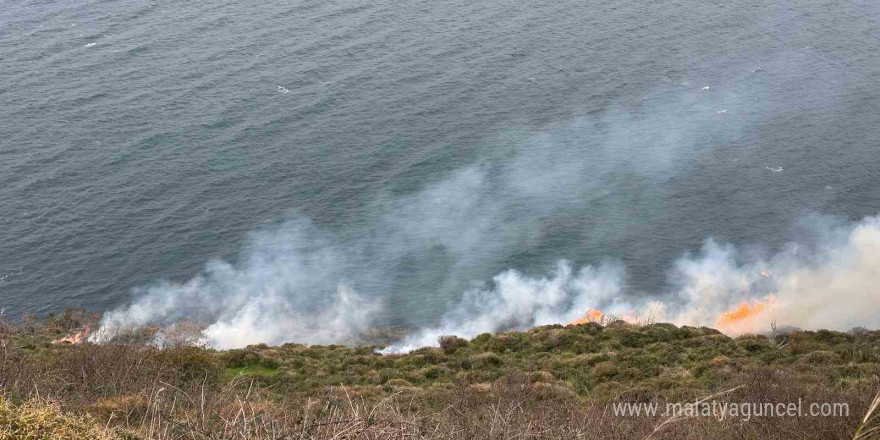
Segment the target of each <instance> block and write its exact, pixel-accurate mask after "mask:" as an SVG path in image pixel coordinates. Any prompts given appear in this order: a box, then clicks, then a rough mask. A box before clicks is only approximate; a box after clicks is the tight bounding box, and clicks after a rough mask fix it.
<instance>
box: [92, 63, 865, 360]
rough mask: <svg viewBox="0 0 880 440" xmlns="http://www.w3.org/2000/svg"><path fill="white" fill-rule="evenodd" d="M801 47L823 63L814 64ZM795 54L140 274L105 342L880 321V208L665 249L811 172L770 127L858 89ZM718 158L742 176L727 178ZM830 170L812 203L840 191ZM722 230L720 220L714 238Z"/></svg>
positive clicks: (680, 82)
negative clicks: (617, 320) (220, 254)
mask: <svg viewBox="0 0 880 440" xmlns="http://www.w3.org/2000/svg"><path fill="white" fill-rule="evenodd" d="M798 56H800V54H798ZM795 58H796V59H804V60H805V61H804V65H810V66H814V67H815V66H821V67H822V69H819V70H815V69H814V70H807V69H806V68H801V65H800V64H798V63H800V61H796V60H795V61H792V59H795ZM795 58H789V59H786V60H785V61H779V62H772V61H771V62H767V63H764V64H763V68H762V69H761V70H760V71H759V72H758V71H755V70H754V66H752V65H748V66H730V65H728V66H723V67H724V71H725V74H724V75H723V79H718V81H719V83H717V84H715V83H713V85H712V87H711V88H710V87H708V86H705V85H704V84H706V81H708V78H699V79H693V80H692V81H688V80H685V79H684V78H680V79H675V80H673V79H670V78H666V80H668V81H667V82H665V85H663V86H662V87H659V88H658V90H656V91H652V92H649V93H647V94H646V96H645V97H644V99H642V100H640V101H639V103H638V105H632V103H628V104H626V103H625V104H621V105H612V106H608V107H606V108H604V109H603V111H602V112H601V114H600V115H597V116H590V117H577V118H574V119H573V120H572V121H570V122H569V123H567V124H559V125H552V126H548V127H544V128H543V129H542V130H541V131H540V132H539V133H537V134H535V132H525V131H519V130H513V131H510V130H506V129H505V130H503V131H505V132H506V133H507V134H506V135H504V136H500V135H499V136H498V138H497V139H495V140H493V141H491V142H492V144H493V145H494V146H495V147H494V148H489V149H487V150H488V152H487V153H486V154H485V156H484V157H483V158H482V159H481V160H480V161H479V162H478V163H476V164H472V165H467V166H464V167H461V168H459V169H455V170H446V172H445V173H444V174H443V175H442V176H441V177H440V178H439V180H437V177H434V179H429V178H425V179H420V180H431V181H432V183H429V184H427V185H426V186H424V187H421V188H419V189H417V190H408V191H398V192H393V191H392V190H390V189H389V191H388V193H384V194H378V195H376V196H375V197H373V199H372V200H371V201H369V202H366V205H365V206H364V207H362V210H361V211H359V214H358V215H357V216H355V215H352V216H351V218H344V219H342V220H340V223H341V224H334V225H332V226H327V225H317V226H316V225H314V224H312V223H311V222H310V221H308V220H307V219H304V218H303V217H301V216H296V215H294V216H292V219H290V220H287V221H285V222H282V223H281V224H279V225H277V226H274V227H271V228H265V229H263V230H260V231H257V232H255V233H253V234H251V236H250V238H249V240H248V245H247V246H246V248H245V249H244V251H243V252H242V253H241V255H240V257H239V258H238V259H237V261H236V262H232V263H230V262H227V261H220V260H216V261H211V262H209V263H207V264H206V266H205V269H204V271H203V273H201V274H200V275H198V276H196V277H194V278H192V279H190V280H189V281H186V282H182V283H178V282H162V283H158V284H156V285H152V286H147V287H144V288H140V289H137V290H136V291H135V292H134V298H133V301H132V302H131V304H129V305H128V306H126V307H123V308H121V309H118V310H115V311H112V312H108V313H107V314H105V316H104V318H103V324H102V328H101V331H99V332H97V333H96V334H95V335H94V336H93V339H94V340H99V341H100V340H106V339H108V338H109V337H111V336H112V335H113V334H114V333H116V332H118V331H119V330H120V329H122V328H125V327H126V326H130V325H141V324H149V325H153V324H154V325H157V326H161V325H167V324H170V323H174V322H177V321H180V320H187V321H196V322H202V323H205V325H206V329H205V331H204V335H205V337H206V339H207V341H208V343H209V344H211V345H213V346H216V347H221V348H230V347H240V346H244V345H247V344H252V343H258V342H265V343H270V344H278V343H283V342H304V343H318V344H320V343H345V342H355V341H357V339H358V337H359V335H361V334H362V333H363V332H364V331H365V330H367V329H368V328H369V327H371V326H374V325H385V324H388V323H407V324H414V325H416V326H418V327H419V328H421V329H422V330H419V331H416V332H414V333H413V334H412V335H410V337H408V338H407V339H406V340H405V341H403V342H402V343H400V344H398V345H395V346H394V347H390V348H389V349H388V350H389V351H403V350H407V349H410V348H413V347H417V346H422V345H430V344H436V343H437V337H438V336H440V335H443V334H456V335H460V336H468V337H470V336H475V335H476V334H479V333H482V332H491V331H498V330H506V329H523V328H527V327H529V326H534V325H541V324H551V323H563V324H564V323H567V322H570V321H572V320H575V319H577V318H578V317H580V316H582V315H583V314H584V313H586V312H587V310H588V309H590V308H595V309H601V310H603V311H604V312H606V313H610V314H614V315H620V316H644V317H653V319H655V320H658V321H672V322H675V323H679V324H690V325H709V326H719V324H724V325H727V324H728V322H727V321H724V322H719V319H720V317H721V316H722V315H723V314H725V313H730V312H731V310H733V311H734V312H736V313H733V314H729V315H727V316H728V317H730V319H728V321H730V320H734V321H736V322H735V325H733V324H731V325H729V326H727V328H725V331H728V332H730V333H731V334H735V333H740V332H744V331H764V330H766V329H769V325H770V323H771V322H774V321H775V322H777V323H778V324H779V325H786V324H787V325H794V326H799V327H805V328H817V327H825V328H834V329H847V328H849V327H851V326H855V325H862V326H875V327H876V326H878V324H880V322H878V319H880V318H878V316H880V314H878V313H876V306H874V305H875V304H877V303H878V302H880V301H878V300H880V298H878V295H880V294H878V291H880V290H878V289H877V288H876V287H875V286H877V285H880V275H878V274H880V262H878V259H880V243H878V241H880V239H878V236H880V226H878V220H877V219H876V218H867V219H864V220H862V221H861V222H859V223H857V224H844V223H839V222H834V221H831V220H828V219H827V218H823V217H814V218H812V220H809V221H807V223H809V224H810V225H811V228H812V229H811V231H810V233H809V234H806V235H805V236H804V238H803V239H799V240H794V241H793V242H792V244H790V245H788V246H787V247H785V248H783V249H782V250H781V251H775V252H773V253H772V255H761V254H760V253H756V252H754V251H753V250H752V249H751V248H750V247H748V246H745V247H743V246H740V247H736V246H734V245H733V244H724V243H720V242H716V241H714V240H711V239H709V240H707V241H706V242H705V244H704V245H703V248H702V250H701V251H700V252H699V253H697V254H687V253H684V255H683V256H680V258H678V259H677V260H676V255H681V254H676V252H685V251H686V250H687V249H685V248H682V249H672V250H671V251H664V252H665V253H663V252H659V251H658V252H657V253H653V254H652V253H650V252H653V249H664V247H663V246H661V245H659V244H657V243H658V242H661V241H662V240H664V239H668V240H671V238H670V237H667V236H660V235H662V234H663V233H667V234H668V233H678V232H679V231H680V230H683V229H685V226H681V225H682V224H683V223H686V222H689V221H690V220H692V218H693V217H695V216H703V217H705V218H711V219H718V220H719V223H720V222H722V220H723V219H724V218H725V217H726V216H731V217H732V216H739V217H738V218H739V220H737V221H739V222H740V223H742V222H744V221H745V222H751V221H752V220H749V219H746V220H743V219H742V213H740V212H729V211H731V210H729V209H727V210H725V209H724V206H723V205H721V204H720V203H716V200H715V198H716V197H717V196H719V195H721V196H729V197H728V198H729V199H730V200H731V201H730V203H732V204H735V205H736V204H737V203H740V202H746V203H752V204H753V205H752V208H753V209H752V210H749V209H743V211H746V212H751V211H753V210H755V209H758V208H756V206H757V207H760V209H764V206H766V205H765V204H763V202H764V200H763V199H761V194H763V191H761V192H758V189H756V190H755V191H754V192H751V193H750V195H751V194H754V196H753V197H751V198H746V197H743V192H744V191H750V188H751V187H748V188H746V189H743V188H742V185H747V184H751V183H752V182H754V181H759V180H760V179H782V178H785V177H787V176H789V175H793V174H794V172H795V171H790V170H791V168H790V167H788V164H787V163H785V165H786V167H784V171H783V170H782V168H781V165H780V163H782V162H780V161H781V160H783V159H784V158H785V157H786V156H785V155H783V154H781V153H780V155H778V156H772V152H768V151H766V150H764V149H761V148H760V146H759V145H758V143H757V142H756V141H755V139H756V136H759V135H762V134H763V133H767V132H770V130H771V128H772V127H773V126H768V125H764V124H767V123H768V122H767V121H773V120H774V118H777V119H782V120H783V121H788V120H789V119H791V120H795V119H796V118H789V116H791V113H792V112H793V111H797V113H798V114H800V113H801V112H803V113H808V114H819V115H821V114H823V112H824V111H825V110H827V109H828V108H829V106H831V108H830V109H831V110H834V108H833V106H834V105H835V102H836V101H835V99H834V98H835V97H836V96H838V95H839V94H840V92H841V90H840V89H841V88H842V87H844V86H845V84H841V83H840V81H837V79H838V78H840V77H841V76H842V75H841V72H839V71H838V70H836V69H839V67H837V65H836V64H833V63H824V62H823V61H821V60H816V59H810V60H806V58H797V57H795ZM728 72H733V73H728ZM756 72H757V73H756ZM766 96H774V97H775V98H776V99H774V100H768V99H765V97H766ZM797 120H799V119H797ZM756 133H757V134H756ZM710 166H711V167H714V168H707V167H710ZM768 167H769V168H772V170H768ZM777 169H779V172H777V171H776V170H777ZM705 174H711V175H713V176H714V175H716V174H717V175H718V176H719V178H721V177H724V178H726V179H727V180H726V182H728V184H729V186H728V187H726V188H725V189H724V190H721V191H722V192H720V193H711V192H710V190H711V189H712V188H708V186H712V185H707V180H706V179H705V178H700V176H701V175H705ZM729 176H735V177H729ZM689 179H690V180H689ZM680 182H683V183H680ZM741 182H745V183H741ZM767 182H768V185H769V184H770V183H772V181H769V180H768V181H767ZM688 184H698V186H697V188H698V189H699V191H696V192H694V191H693V188H694V186H688ZM713 185H714V181H713ZM821 185H822V186H818V187H817V188H818V189H817V190H816V191H817V192H814V193H811V194H816V196H815V197H814V196H812V195H811V194H808V196H809V197H807V199H808V200H812V199H820V198H822V197H831V196H830V195H829V194H831V193H830V192H828V191H827V190H825V189H822V188H824V185H825V184H824V183H822V184H821ZM779 188H782V186H781V185H780V186H779ZM759 189H761V190H763V189H764V187H763V186H762V187H760V188H759ZM769 189H770V190H773V189H774V187H772V186H770V187H769ZM736 191H739V192H736ZM779 191H781V190H779ZM768 192H769V191H768ZM670 194H671V195H670ZM694 194H697V195H694ZM799 194H800V193H799ZM803 194H807V193H806V192H804V193H803ZM679 196H680V197H679ZM737 197H740V198H737ZM766 197H772V195H768V196H766ZM793 215H794V214H793ZM789 218H790V217H789ZM754 222H758V221H754ZM690 224H693V223H690ZM658 225H659V226H658ZM663 225H665V226H663ZM670 225H671V226H670ZM706 235H713V234H712V233H711V231H708V232H707V233H705V235H699V236H698V237H697V239H698V240H701V239H703V238H704V237H705V236H706ZM675 238H678V239H681V240H687V239H691V240H692V238H693V237H688V236H687V235H679V236H677V237H675ZM572 242H574V243H577V245H578V246H581V247H582V248H583V249H589V250H590V255H589V256H588V258H583V256H581V263H590V262H596V261H602V260H603V258H619V259H620V261H617V260H609V261H605V262H602V263H600V264H595V263H594V264H593V265H586V266H585V267H583V268H578V266H579V265H577V264H572V263H569V262H566V261H557V259H560V258H575V257H576V256H572V255H568V253H570V252H571V251H572V249H571V243H572ZM633 243H644V246H643V247H644V249H642V245H641V244H633ZM557 244H559V245H560V246H563V245H568V246H569V248H568V249H566V250H562V251H560V250H557V249H556V248H555V247H556V245H557ZM621 244H622V246H620V247H618V245H621ZM775 244H776V243H769V244H768V245H770V246H773V245H775ZM679 245H680V244H679V243H678V242H677V241H676V242H675V243H674V246H679ZM664 246H666V247H668V246H669V245H668V244H666V245H664ZM641 250H646V251H648V252H649V253H648V255H649V256H652V255H659V254H663V255H664V257H663V258H662V259H660V258H658V259H656V260H654V261H651V262H650V264H642V265H641V266H638V267H628V268H627V267H625V265H624V263H623V261H624V260H626V258H625V257H626V256H625V255H621V253H622V252H629V253H630V254H629V257H632V255H634V254H635V255H637V256H640V258H644V257H641V254H640V251H641ZM632 259H633V258H630V261H631V260H632ZM673 260H675V261H673ZM631 266H632V265H631ZM510 268H515V269H517V270H513V269H510ZM547 268H550V269H549V270H547ZM645 271H656V272H658V273H659V277H660V278H662V277H663V271H666V272H667V275H668V276H667V278H668V282H667V283H666V284H665V285H664V284H663V283H662V280H661V281H660V282H657V283H656V286H655V287H650V288H648V287H645V286H644V285H643V286H640V287H634V284H636V283H633V280H634V279H645V278H647V279H655V278H657V277H656V276H654V275H655V274H651V275H650V276H645V275H644V272H645ZM545 273H546V274H545ZM541 274H545V275H543V276H542V275H541ZM493 275H494V277H493ZM756 302H757V303H756ZM764 303H766V305H761V306H754V304H764ZM743 304H745V306H743ZM872 306H873V307H872Z"/></svg>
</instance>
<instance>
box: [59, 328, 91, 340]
mask: <svg viewBox="0 0 880 440" xmlns="http://www.w3.org/2000/svg"><path fill="white" fill-rule="evenodd" d="M88 340H89V326H85V327H83V329H82V330H80V331H78V332H76V333H71V334H69V335H67V336H65V337H63V338H60V339H57V340H56V341H55V343H56V344H84V343H85V342H86V341H88Z"/></svg>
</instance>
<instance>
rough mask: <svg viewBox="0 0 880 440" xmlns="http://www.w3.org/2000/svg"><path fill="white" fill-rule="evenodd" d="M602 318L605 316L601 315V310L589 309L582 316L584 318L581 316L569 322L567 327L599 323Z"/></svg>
mask: <svg viewBox="0 0 880 440" xmlns="http://www.w3.org/2000/svg"><path fill="white" fill-rule="evenodd" d="M604 317H605V314H604V313H602V311H601V310H599V309H593V308H590V309H587V313H586V314H584V316H582V317H580V318H578V319H575V320H574V321H571V322H569V323H568V325H580V324H588V323H591V322H599V323H601V322H602V318H604Z"/></svg>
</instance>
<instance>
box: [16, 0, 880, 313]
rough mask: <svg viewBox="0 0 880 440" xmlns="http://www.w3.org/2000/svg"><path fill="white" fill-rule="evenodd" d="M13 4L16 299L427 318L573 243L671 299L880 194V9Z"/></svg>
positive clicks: (566, 254)
mask: <svg viewBox="0 0 880 440" xmlns="http://www.w3.org/2000/svg"><path fill="white" fill-rule="evenodd" d="M0 11H2V12H0V307H3V308H5V313H6V314H8V315H20V314H21V313H23V312H29V313H37V314H45V313H49V312H56V311H59V310H61V309H63V308H64V307H67V306H77V307H85V308H88V309H92V310H95V311H99V312H102V311H105V310H111V309H117V308H120V307H126V306H127V305H129V304H132V303H134V302H136V301H138V300H139V299H141V298H145V297H153V298H160V296H162V295H165V296H168V295H173V296H178V297H187V298H190V300H184V299H178V301H179V302H178V303H175V305H174V306H173V309H174V310H173V311H168V310H166V311H165V312H163V313H164V316H171V317H182V316H185V315H187V314H194V315H197V316H198V317H199V318H200V319H207V320H212V319H218V318H217V317H218V316H226V315H229V314H230V313H232V314H233V315H234V314H235V313H236V310H238V309H239V308H241V304H244V303H246V301H245V302H241V301H229V302H225V303H224V301H227V298H229V297H233V296H234V297H237V298H251V297H253V298H262V299H261V300H260V301H261V306H260V307H261V308H262V309H263V312H255V314H254V315H253V316H250V317H249V318H247V319H252V320H256V322H257V323H258V324H259V322H260V319H262V318H261V316H263V315H261V313H264V312H265V309H266V308H269V309H271V308H273V307H278V308H281V309H284V310H287V309H290V310H310V307H316V306H315V304H322V302H327V301H328V300H327V299H326V298H328V297H330V296H333V295H336V293H337V292H339V291H340V289H350V291H351V292H357V294H358V295H359V299H357V300H356V301H363V302H362V303H361V302H355V304H364V305H366V304H369V305H371V306H372V305H376V304H381V306H380V307H379V306H377V307H379V308H380V309H381V310H380V311H377V312H375V313H374V314H372V315H371V318H370V323H371V325H377V324H395V325H397V324H410V325H428V324H433V323H437V322H438V321H439V320H441V319H442V317H443V315H444V313H445V312H446V311H447V310H448V309H449V308H450V307H452V306H451V305H454V304H458V303H459V302H460V301H461V298H462V296H463V295H465V292H467V291H469V290H471V289H473V288H474V287H475V286H487V285H488V286H490V287H488V288H489V289H491V284H492V283H493V277H496V275H498V274H500V273H503V272H504V271H506V270H509V269H514V270H516V271H517V273H519V274H521V275H522V276H523V277H526V278H528V277H533V278H534V279H537V280H540V279H542V277H545V276H547V274H548V273H553V271H554V270H556V269H555V268H557V264H559V263H558V262H559V261H560V260H566V261H568V262H570V263H569V264H570V265H571V267H573V268H575V270H576V269H577V268H579V267H583V266H593V267H597V266H598V265H601V264H605V263H607V262H609V261H610V262H612V263H613V264H615V265H619V266H621V267H625V273H626V275H625V277H624V280H625V287H624V288H623V289H622V292H623V293H621V294H622V295H625V296H628V297H634V298H643V297H652V296H657V297H660V298H662V297H663V296H664V295H667V294H668V292H669V290H670V287H669V286H670V285H671V284H672V283H673V282H674V280H671V279H670V271H671V268H672V266H673V263H674V262H675V261H676V260H678V259H679V258H681V257H682V256H683V255H688V253H691V254H694V253H699V252H701V249H702V248H703V246H704V243H705V242H706V240H707V239H710V238H712V239H714V240H716V241H717V242H719V243H726V244H730V245H732V246H736V247H737V248H738V249H745V250H747V251H745V252H746V253H747V254H749V255H751V253H755V254H756V255H773V254H774V253H776V252H780V251H781V250H782V249H784V248H785V247H786V246H787V245H788V243H791V242H792V241H797V240H800V239H801V238H800V237H801V236H802V235H805V233H804V232H803V230H804V228H805V227H804V226H803V225H804V219H805V218H826V219H833V221H834V222H838V223H841V224H857V223H858V222H860V221H862V220H863V219H864V218H865V217H870V216H875V215H877V214H878V213H880V3H878V2H876V1H868V0H855V1H833V0H832V1H829V0H802V1H797V2H790V1H777V2H760V1H752V0H745V1H739V2H723V1H719V2H715V1H710V2H695V1H684V0H658V1H621V0H588V1H571V0H553V1H546V0H538V1H533V2H522V1H512V0H489V1H461V0H449V1H425V0H413V1H406V2H397V1H386V0H373V1H361V0H322V1H314V0H293V1H283V2H282V1H266V2H257V3H254V2H231V1H224V0H218V1H213V0H212V1H205V2H163V1H131V0H101V1H84V0H69V1H63V2H62V1H51V0H40V1H36V0H0ZM829 221H832V220H829ZM807 229H809V228H807ZM806 235H809V234H806ZM609 264H610V263H609ZM494 282H498V280H495V281H494ZM340 286H343V287H340ZM158 291H161V292H162V293H161V295H160V294H158V293H156V292H158ZM345 291H348V290H345ZM163 300H164V299H163ZM345 300H346V299H345V298H343V299H342V301H345ZM149 301H150V300H148V301H147V302H146V304H148V305H149V304H150V302H149ZM153 301H157V302H158V301H160V299H154V300H153ZM217 302H220V303H222V304H218V303H217ZM208 303H210V304H208ZM184 304H185V305H184ZM232 309H234V310H232ZM178 315H179V316H178ZM236 316H237V315H236ZM206 317H207V318H206ZM239 318H241V319H244V318H242V317H241V316H238V317H237V318H236V319H239ZM267 325H268V324H267Z"/></svg>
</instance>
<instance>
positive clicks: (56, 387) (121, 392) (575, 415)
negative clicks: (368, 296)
mask: <svg viewBox="0 0 880 440" xmlns="http://www.w3.org/2000/svg"><path fill="white" fill-rule="evenodd" d="M87 319H89V318H88V316H87V315H86V314H82V313H71V312H68V313H67V314H65V315H62V316H60V317H52V318H49V319H46V320H30V321H29V322H24V323H18V324H15V325H11V324H5V325H0V393H2V401H0V439H7V438H8V439H13V438H34V439H37V438H40V439H54V438H59V439H60V438H80V437H76V435H82V436H83V437H82V438H100V436H99V434H100V435H103V436H106V437H107V438H127V439H177V438H180V439H183V438H188V439H197V438H212V439H242V438H248V439H281V438H316V439H325V438H327V439H329V438H365V439H366V438H377V439H379V438H381V439H384V438H388V439H391V438H425V439H435V438H437V439H439V438H443V439H447V438H448V439H471V438H486V439H490V438H492V439H494V438H498V439H502V438H511V439H513V438H547V439H551V438H553V439H555V438H579V439H583V438H586V439H593V438H596V439H599V438H617V439H631V438H637V439H643V438H646V437H647V436H650V438H681V439H702V438H755V439H773V438H779V439H783V438H784V439H792V438H803V439H810V438H815V439H829V438H841V439H843V438H849V439H851V438H853V437H854V435H855V434H856V431H857V429H858V428H859V426H860V425H861V426H862V431H861V434H860V435H865V436H871V435H872V434H876V433H877V432H878V431H872V430H871V429H873V428H874V427H875V425H874V424H873V423H875V422H872V421H868V422H866V423H863V422H864V420H862V418H863V416H864V415H865V414H866V413H867V412H868V411H869V406H870V404H871V402H872V399H873V397H874V396H875V394H876V393H877V392H878V390H880V331H865V330H861V331H853V332H849V333H840V332H831V331H824V330H823V331H818V332H793V333H790V334H786V335H778V336H774V337H767V336H743V337H739V338H730V337H727V336H725V335H723V334H721V333H719V332H717V331H715V330H713V329H709V328H693V327H676V326H673V325H670V324H652V325H645V326H636V325H631V324H627V323H624V322H621V321H618V322H613V323H611V324H609V325H607V326H604V327H603V326H601V325H598V324H595V323H589V324H584V325H578V326H571V327H562V326H544V327H538V328H534V329H531V330H529V331H526V332H508V333H498V334H483V335H480V336H477V337H476V338H474V339H473V340H469V341H468V340H464V339H460V338H456V337H445V338H442V340H441V341H440V342H441V343H440V345H441V346H440V347H439V348H422V349H420V350H417V351H414V352H412V353H409V354H405V355H380V354H377V353H376V352H375V347H344V346H305V345H299V344H285V345H282V346H279V347H269V346H265V345H257V346H251V347H248V348H246V349H240V350H230V351H214V350H210V349H205V348H200V347H177V348H166V349H158V348H156V347H153V346H150V345H148V344H143V343H139V342H138V341H142V340H143V338H123V339H120V340H118V341H117V342H119V343H116V344H108V345H94V344H56V343H53V341H54V340H56V339H57V338H58V337H59V336H61V335H64V334H67V333H68V332H70V331H73V330H75V329H76V328H78V327H79V326H81V325H83V324H84V322H83V321H84V320H87ZM123 342H124V343H123ZM731 390H732V391H731ZM719 392H721V394H720V395H719V396H717V397H715V398H713V399H712V400H713V401H718V402H728V403H730V402H772V403H789V402H797V401H798V400H799V399H800V400H801V401H803V402H818V403H823V402H845V403H847V404H848V405H849V415H844V416H839V417H811V416H806V417H804V416H799V417H753V418H751V419H750V420H748V421H743V420H732V419H726V420H720V421H719V420H717V419H715V418H711V417H691V418H686V419H683V420H670V418H669V417H668V416H662V415H655V416H650V417H648V416H644V415H643V416H639V417H624V416H620V415H615V414H614V413H613V411H612V410H613V408H614V405H616V404H620V403H650V402H657V403H660V404H661V408H662V405H665V403H666V402H692V401H694V399H697V398H700V397H705V396H709V395H711V394H714V393H719ZM664 422H667V423H666V424H664ZM41 430H42V431H41ZM99 431H100V433H99V434H98V432H99ZM75 433H82V434H75ZM863 438H868V437H863Z"/></svg>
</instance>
